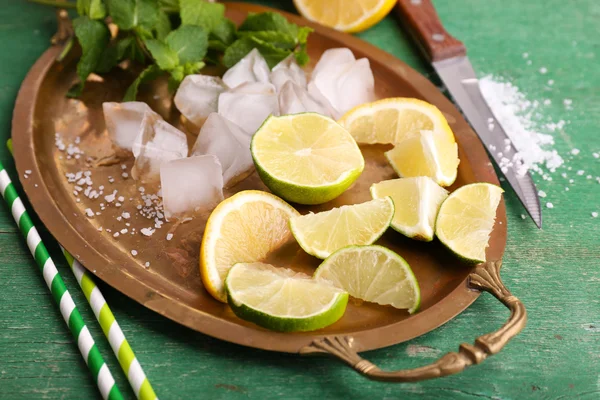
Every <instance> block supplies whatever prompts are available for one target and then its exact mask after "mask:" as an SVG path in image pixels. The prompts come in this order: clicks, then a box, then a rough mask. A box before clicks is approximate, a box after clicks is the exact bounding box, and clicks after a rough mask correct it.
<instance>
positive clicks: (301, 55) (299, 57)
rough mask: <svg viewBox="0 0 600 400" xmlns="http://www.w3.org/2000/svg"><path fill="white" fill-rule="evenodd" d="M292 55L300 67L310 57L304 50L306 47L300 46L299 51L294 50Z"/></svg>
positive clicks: (306, 62)
mask: <svg viewBox="0 0 600 400" xmlns="http://www.w3.org/2000/svg"><path fill="white" fill-rule="evenodd" d="M294 56H295V57H296V62H297V63H298V65H299V66H301V67H303V66H305V65H306V64H308V61H309V60H310V58H309V57H308V53H307V52H306V47H303V48H300V50H299V51H296V52H295V53H294Z"/></svg>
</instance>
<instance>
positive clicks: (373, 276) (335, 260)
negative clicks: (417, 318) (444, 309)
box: [314, 245, 421, 314]
mask: <svg viewBox="0 0 600 400" xmlns="http://www.w3.org/2000/svg"><path fill="white" fill-rule="evenodd" d="M314 278H315V279H317V280H327V281H329V282H331V283H332V284H333V285H334V286H336V287H338V288H340V289H343V290H345V291H347V292H348V293H350V295H351V296H353V297H356V298H358V299H362V300H365V301H370V302H373V303H378V304H382V305H391V306H393V307H396V308H403V309H408V312H409V313H411V314H412V313H414V312H415V311H416V310H417V309H418V308H419V304H420V302H421V292H420V290H419V284H418V282H417V279H416V278H415V275H414V274H413V272H412V270H411V269H410V267H409V265H408V263H407V262H406V261H404V259H403V258H402V257H400V256H399V255H398V254H396V253H394V252H393V251H391V250H389V249H386V248H385V247H381V246H374V245H371V246H348V247H344V248H343V249H340V250H338V251H336V252H335V253H333V254H332V255H331V256H329V257H328V258H327V259H326V260H325V261H323V263H322V264H321V265H320V266H319V268H317V271H316V272H315V275H314Z"/></svg>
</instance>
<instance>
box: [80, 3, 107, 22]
mask: <svg viewBox="0 0 600 400" xmlns="http://www.w3.org/2000/svg"><path fill="white" fill-rule="evenodd" d="M77 13H78V14H79V15H86V16H88V17H90V18H91V19H104V17H106V7H105V6H104V3H102V0H77Z"/></svg>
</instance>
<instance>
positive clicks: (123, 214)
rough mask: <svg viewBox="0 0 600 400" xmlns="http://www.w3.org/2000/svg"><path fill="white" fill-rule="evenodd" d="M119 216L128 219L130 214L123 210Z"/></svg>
mask: <svg viewBox="0 0 600 400" xmlns="http://www.w3.org/2000/svg"><path fill="white" fill-rule="evenodd" d="M121 217H123V218H125V219H129V218H130V217H131V214H129V213H128V212H126V211H124V212H123V213H122V214H121Z"/></svg>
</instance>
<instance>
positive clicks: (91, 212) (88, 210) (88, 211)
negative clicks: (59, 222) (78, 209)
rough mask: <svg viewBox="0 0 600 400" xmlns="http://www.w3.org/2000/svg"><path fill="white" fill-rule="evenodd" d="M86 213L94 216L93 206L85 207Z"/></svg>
mask: <svg viewBox="0 0 600 400" xmlns="http://www.w3.org/2000/svg"><path fill="white" fill-rule="evenodd" d="M85 214H86V215H87V216H88V217H93V216H94V212H93V211H92V209H91V208H86V209H85Z"/></svg>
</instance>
